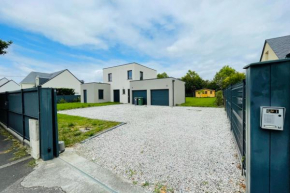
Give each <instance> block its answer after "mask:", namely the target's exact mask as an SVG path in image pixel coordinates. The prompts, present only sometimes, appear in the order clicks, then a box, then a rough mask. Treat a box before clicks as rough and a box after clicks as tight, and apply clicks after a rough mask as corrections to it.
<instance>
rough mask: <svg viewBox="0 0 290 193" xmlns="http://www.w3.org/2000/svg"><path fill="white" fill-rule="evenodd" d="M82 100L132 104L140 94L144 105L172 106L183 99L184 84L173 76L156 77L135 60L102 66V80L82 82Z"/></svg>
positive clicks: (154, 71) (151, 70)
mask: <svg viewBox="0 0 290 193" xmlns="http://www.w3.org/2000/svg"><path fill="white" fill-rule="evenodd" d="M81 90H82V91H81V101H82V102H85V103H86V102H88V103H98V102H108V101H111V102H121V103H131V104H134V98H135V97H143V98H144V103H145V105H162V106H174V105H176V104H181V103H184V102H185V83H184V82H183V81H180V80H178V79H175V78H164V79H157V72H156V70H154V69H151V68H148V67H146V66H143V65H141V64H138V63H129V64H124V65H120V66H114V67H110V68H104V69H103V83H86V84H82V85H81Z"/></svg>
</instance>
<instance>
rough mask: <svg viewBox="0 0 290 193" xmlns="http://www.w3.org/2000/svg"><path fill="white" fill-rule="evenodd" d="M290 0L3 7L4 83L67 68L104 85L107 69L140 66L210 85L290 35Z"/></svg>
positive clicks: (0, 63) (65, 0)
mask: <svg viewBox="0 0 290 193" xmlns="http://www.w3.org/2000/svg"><path fill="white" fill-rule="evenodd" d="M289 26H290V1H289V0H275V1H269V0H268V1H267V0H265V1H262V0H261V1H260V0H252V1H235V0H227V1H222V0H207V1H206V0H204V1H200V0H156V1H152V2H150V1H144V0H143V1H139V0H115V1H111V0H106V1H101V0H86V1H83V0H61V1H59V0H50V1H38V0H25V1H19V0H1V6H0V39H2V40H5V41H8V40H11V41H13V44H12V45H11V46H10V47H9V49H8V53H7V54H6V55H1V56H0V78H1V77H4V76H5V77H7V78H9V79H13V80H15V81H16V82H20V81H21V80H22V79H23V78H24V77H25V76H26V75H28V73H29V72H31V71H37V72H48V73H51V72H56V71H59V70H63V69H69V70H70V71H71V72H72V73H73V74H74V75H75V76H76V77H78V78H79V79H80V80H84V81H85V82H93V81H94V82H95V81H97V82H101V81H102V69H103V68H105V67H110V66H115V65H121V64H125V63H130V62H137V63H140V64H143V65H145V66H148V67H150V68H154V69H156V70H157V72H158V73H162V72H166V73H167V74H168V75H169V76H172V77H176V78H180V77H182V76H184V75H185V74H186V72H187V71H188V70H193V71H196V72H197V73H198V74H199V75H200V76H201V77H202V78H204V79H212V78H213V77H214V75H215V73H216V72H217V71H218V70H220V69H221V68H222V67H223V66H225V65H229V66H231V67H233V68H235V69H236V70H237V71H239V72H243V71H244V70H243V67H244V66H245V65H247V64H249V63H252V62H258V61H259V59H260V55H261V52H262V49H263V45H264V41H265V39H269V38H274V37H280V36H285V35H289V34H290V27H289Z"/></svg>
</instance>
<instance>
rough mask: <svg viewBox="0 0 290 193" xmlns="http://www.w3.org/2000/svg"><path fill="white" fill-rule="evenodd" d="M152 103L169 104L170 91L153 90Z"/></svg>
mask: <svg viewBox="0 0 290 193" xmlns="http://www.w3.org/2000/svg"><path fill="white" fill-rule="evenodd" d="M151 105H160V106H169V91H168V89H163V90H151Z"/></svg>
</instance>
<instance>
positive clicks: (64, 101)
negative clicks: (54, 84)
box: [58, 99, 66, 103]
mask: <svg viewBox="0 0 290 193" xmlns="http://www.w3.org/2000/svg"><path fill="white" fill-rule="evenodd" d="M58 103H66V100H64V99H60V100H59V101H58Z"/></svg>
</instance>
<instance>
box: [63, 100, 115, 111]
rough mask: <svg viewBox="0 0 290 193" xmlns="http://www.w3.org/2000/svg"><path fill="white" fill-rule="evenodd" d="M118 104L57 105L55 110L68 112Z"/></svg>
mask: <svg viewBox="0 0 290 193" xmlns="http://www.w3.org/2000/svg"><path fill="white" fill-rule="evenodd" d="M116 104H120V103H116V102H106V103H59V104H57V110H58V111H61V110H69V109H79V108H87V107H100V106H107V105H116Z"/></svg>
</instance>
